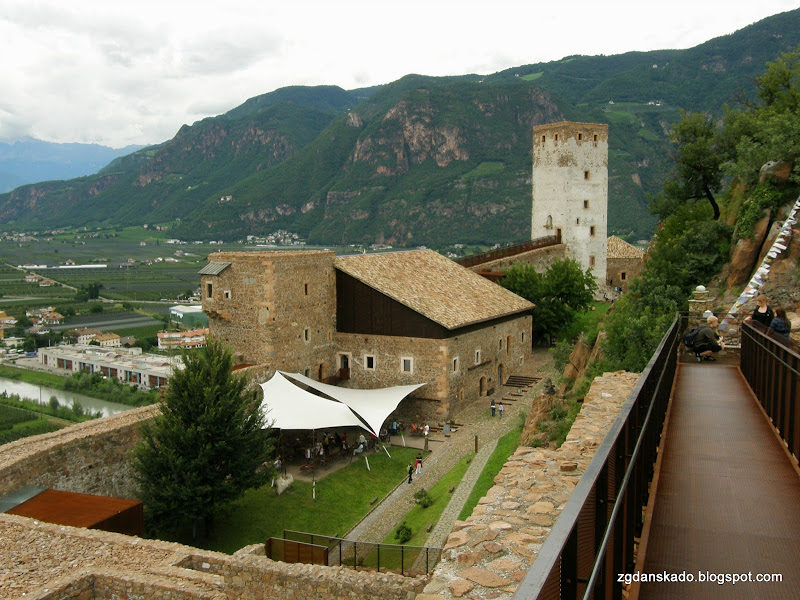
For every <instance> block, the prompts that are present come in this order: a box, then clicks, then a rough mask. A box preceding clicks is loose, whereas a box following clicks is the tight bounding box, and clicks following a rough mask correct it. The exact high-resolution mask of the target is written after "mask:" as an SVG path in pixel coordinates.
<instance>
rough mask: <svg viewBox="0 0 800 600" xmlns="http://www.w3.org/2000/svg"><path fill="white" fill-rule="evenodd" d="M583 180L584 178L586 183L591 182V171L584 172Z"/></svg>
mask: <svg viewBox="0 0 800 600" xmlns="http://www.w3.org/2000/svg"><path fill="white" fill-rule="evenodd" d="M583 178H584V179H585V180H586V181H589V171H584V172H583Z"/></svg>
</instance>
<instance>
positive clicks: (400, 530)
mask: <svg viewBox="0 0 800 600" xmlns="http://www.w3.org/2000/svg"><path fill="white" fill-rule="evenodd" d="M413 535H414V532H412V531H411V527H409V526H408V525H406V522H405V521H403V522H402V523H400V525H398V526H397V529H395V530H394V539H396V540H397V541H398V543H400V544H405V543H406V542H407V541H408V540H410V539H411V537H412V536H413Z"/></svg>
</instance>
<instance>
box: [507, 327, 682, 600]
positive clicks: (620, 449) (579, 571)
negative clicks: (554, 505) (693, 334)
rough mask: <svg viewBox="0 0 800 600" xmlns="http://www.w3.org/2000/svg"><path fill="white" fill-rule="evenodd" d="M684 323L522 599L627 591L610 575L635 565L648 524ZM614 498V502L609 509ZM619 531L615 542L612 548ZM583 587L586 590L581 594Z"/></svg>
mask: <svg viewBox="0 0 800 600" xmlns="http://www.w3.org/2000/svg"><path fill="white" fill-rule="evenodd" d="M684 327H685V319H683V318H681V317H680V316H676V318H675V320H674V321H673V323H672V326H671V327H670V329H669V330H668V332H667V333H666V335H665V336H664V338H663V339H662V340H661V343H660V344H659V347H658V349H657V350H656V352H655V353H654V354H653V356H652V358H651V359H650V362H649V363H648V365H647V367H646V368H645V370H644V372H643V373H642V376H641V377H640V378H639V380H638V381H637V383H636V385H635V387H634V389H633V390H632V391H631V393H630V395H629V396H628V399H627V400H626V401H625V403H624V404H623V406H622V409H621V411H620V414H619V416H618V417H617V419H616V420H615V421H614V423H613V424H612V425H611V428H610V430H609V432H608V434H607V435H606V436H605V439H604V440H603V442H602V443H601V444H600V446H599V447H598V449H597V452H596V453H595V455H594V457H593V459H592V461H591V462H590V463H589V466H588V467H587V468H586V472H585V473H584V475H583V477H581V479H580V481H579V482H578V484H577V485H576V487H575V490H574V491H573V493H572V495H571V496H570V499H569V500H568V501H567V503H566V505H565V506H564V509H563V510H562V512H561V515H560V516H559V518H558V520H557V521H556V523H555V524H554V525H553V528H552V529H551V531H550V535H549V536H548V537H547V539H546V540H545V542H544V544H543V545H542V547H541V548H540V550H539V553H538V556H537V557H536V560H535V561H534V563H533V565H532V566H531V568H530V570H529V571H528V573H527V574H526V576H525V578H524V579H523V580H522V582H521V583H520V585H519V587H518V588H517V592H516V594H515V595H514V597H515V598H518V599H520V600H523V599H524V600H531V599H544V598H578V597H581V596H582V597H583V598H590V597H592V594H593V593H595V587H596V586H597V585H598V584H599V585H602V587H603V588H604V593H601V594H600V595H601V596H602V597H606V598H608V597H615V598H619V597H621V593H622V589H621V583H619V582H618V581H617V580H616V579H617V578H615V577H610V578H609V577H606V575H607V574H610V573H624V572H631V571H632V569H633V562H634V557H633V538H634V536H635V535H636V534H637V532H638V530H640V529H641V514H642V509H643V507H644V506H645V505H646V503H647V484H648V482H649V481H650V478H651V477H652V473H653V464H654V463H655V458H656V455H657V450H658V444H659V440H660V436H661V428H662V426H663V422H664V416H665V414H666V407H667V403H668V401H669V396H670V394H671V391H672V385H673V380H674V376H675V372H676V369H677V360H678V345H679V344H680V335H679V334H680V332H681V331H682V330H683V328H684ZM642 415H644V416H642ZM623 469H624V473H622V471H623ZM609 502H613V508H612V510H611V512H610V513H609V512H608V503H609ZM606 515H608V516H607V517H606ZM620 515H621V516H620ZM612 537H613V548H611V549H609V544H610V542H611V539H612ZM587 547H589V550H587ZM581 552H583V554H581ZM589 569H591V571H589ZM587 575H588V577H586V576H587ZM582 585H585V589H584V590H583V591H584V594H582V595H581V594H579V587H580V586H582Z"/></svg>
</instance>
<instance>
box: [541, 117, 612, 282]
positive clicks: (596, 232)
mask: <svg viewBox="0 0 800 600" xmlns="http://www.w3.org/2000/svg"><path fill="white" fill-rule="evenodd" d="M607 214H608V125H604V124H601V123H573V122H570V121H562V122H560V123H550V124H548V125H538V126H536V127H534V128H533V206H532V209H531V239H536V238H540V237H544V236H548V235H560V236H561V241H562V243H564V244H566V246H567V253H568V255H569V256H570V257H571V258H573V259H574V260H576V261H578V263H579V264H580V265H581V268H582V269H583V270H586V269H591V271H592V273H594V276H595V280H596V281H597V285H598V287H599V289H600V290H603V289H605V285H606V239H607V229H608V226H607Z"/></svg>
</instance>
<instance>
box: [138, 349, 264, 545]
mask: <svg viewBox="0 0 800 600" xmlns="http://www.w3.org/2000/svg"><path fill="white" fill-rule="evenodd" d="M183 362H184V365H185V366H184V368H183V369H181V370H176V371H175V372H174V374H173V375H172V377H171V378H170V381H169V387H168V388H167V390H166V392H165V393H164V394H163V395H162V397H161V399H160V400H159V407H160V409H161V411H160V414H159V415H158V416H156V417H155V418H154V419H153V420H152V421H149V422H147V423H145V424H144V425H143V427H142V440H141V442H140V443H139V444H138V446H137V447H136V449H135V450H134V458H133V468H134V473H135V478H136V481H137V484H138V489H139V497H140V499H141V500H142V501H143V503H144V507H145V515H146V519H147V525H148V529H149V530H150V531H151V532H152V533H154V534H157V535H160V536H171V537H174V536H177V537H178V538H185V537H186V536H187V533H188V532H189V531H190V530H191V532H192V538H193V539H196V538H197V535H198V527H199V528H200V530H201V531H205V532H206V533H207V532H208V530H209V529H210V528H211V526H212V524H213V516H214V514H215V513H216V512H217V511H218V510H219V508H220V507H221V506H223V505H225V504H227V503H229V502H231V501H233V500H235V499H237V498H239V497H240V496H241V495H242V494H243V493H244V492H245V490H247V489H249V488H252V487H257V486H259V485H263V484H264V483H265V482H266V481H267V478H268V477H269V476H270V474H271V473H270V470H269V469H265V468H262V465H263V464H264V463H265V462H268V459H269V457H270V455H271V453H272V445H273V444H272V440H271V439H270V435H269V430H267V429H264V416H263V415H262V413H261V410H260V403H259V401H258V396H257V393H256V392H255V391H248V390H247V389H246V386H247V381H246V379H245V378H244V377H239V376H234V375H233V356H232V353H231V351H230V349H229V348H226V347H224V346H223V345H222V343H220V342H216V341H214V340H213V339H212V340H210V341H209V343H208V345H207V346H206V347H205V348H202V349H198V350H195V351H194V352H193V353H185V354H184V356H183Z"/></svg>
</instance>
